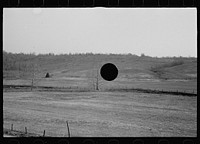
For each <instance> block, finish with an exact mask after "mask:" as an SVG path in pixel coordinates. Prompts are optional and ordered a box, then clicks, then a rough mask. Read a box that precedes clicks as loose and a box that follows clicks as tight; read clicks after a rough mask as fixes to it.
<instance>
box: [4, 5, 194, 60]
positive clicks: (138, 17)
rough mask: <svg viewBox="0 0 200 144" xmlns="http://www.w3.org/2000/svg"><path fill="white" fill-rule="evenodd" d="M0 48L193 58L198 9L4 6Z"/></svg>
mask: <svg viewBox="0 0 200 144" xmlns="http://www.w3.org/2000/svg"><path fill="white" fill-rule="evenodd" d="M3 50H5V51H6V52H13V53H21V52H22V53H35V54H45V53H54V54H65V53H87V52H88V53H89V52H92V53H116V54H120V53H121V54H125V53H132V54H136V55H141V54H142V53H144V54H145V55H148V56H157V57H163V56H186V57H188V56H191V57H197V10H196V8H4V9H3Z"/></svg>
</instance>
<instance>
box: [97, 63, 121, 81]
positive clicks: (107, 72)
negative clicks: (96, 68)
mask: <svg viewBox="0 0 200 144" xmlns="http://www.w3.org/2000/svg"><path fill="white" fill-rule="evenodd" d="M100 73H101V76H102V78H103V79H105V80H107V81H112V80H114V79H115V78H116V77H117V75H118V69H117V67H116V66H115V65H114V64H112V63H106V64H104V65H103V66H102V67H101V71H100Z"/></svg>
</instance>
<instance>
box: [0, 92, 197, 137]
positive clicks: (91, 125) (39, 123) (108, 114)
mask: <svg viewBox="0 0 200 144" xmlns="http://www.w3.org/2000/svg"><path fill="white" fill-rule="evenodd" d="M3 97H4V103H3V119H4V127H5V128H10V124H11V123H13V124H14V129H17V130H22V131H24V127H25V126H26V127H27V129H28V131H31V132H32V133H37V134H42V133H43V130H44V129H45V130H46V135H47V136H58V137H62V136H67V127H66V123H65V121H66V120H68V122H69V127H70V132H71V136H72V137H82V136H97V137H102V136H105V137H107V136H114V137H115V136H116V137H121V136H122V137H126V136H128V137H129V136H131V137H135V136H139V137H140V136H142V137H145V136H147V137H148V136H172V137H176V136H188V137H195V136H196V135H197V121H196V120H197V97H183V96H171V95H158V94H143V93H133V92H132V93H131V92H85V93H80V92H65V93H62V92H51V93H49V92H15V93H13V92H6V93H4V95H3Z"/></svg>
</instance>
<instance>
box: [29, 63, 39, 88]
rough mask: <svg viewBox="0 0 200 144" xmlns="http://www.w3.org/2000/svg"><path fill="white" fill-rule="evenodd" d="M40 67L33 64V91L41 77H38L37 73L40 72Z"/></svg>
mask: <svg viewBox="0 0 200 144" xmlns="http://www.w3.org/2000/svg"><path fill="white" fill-rule="evenodd" d="M39 71H40V68H39V66H38V65H37V64H35V63H33V64H32V72H31V91H32V89H33V86H34V85H35V84H36V83H37V82H39V79H37V74H38V73H39Z"/></svg>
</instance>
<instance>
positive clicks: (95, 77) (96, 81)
mask: <svg viewBox="0 0 200 144" xmlns="http://www.w3.org/2000/svg"><path fill="white" fill-rule="evenodd" d="M87 80H88V84H89V87H92V89H93V90H97V91H98V90H99V87H100V85H101V84H102V79H101V77H100V73H99V69H98V68H94V69H92V70H90V71H88V73H87Z"/></svg>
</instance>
